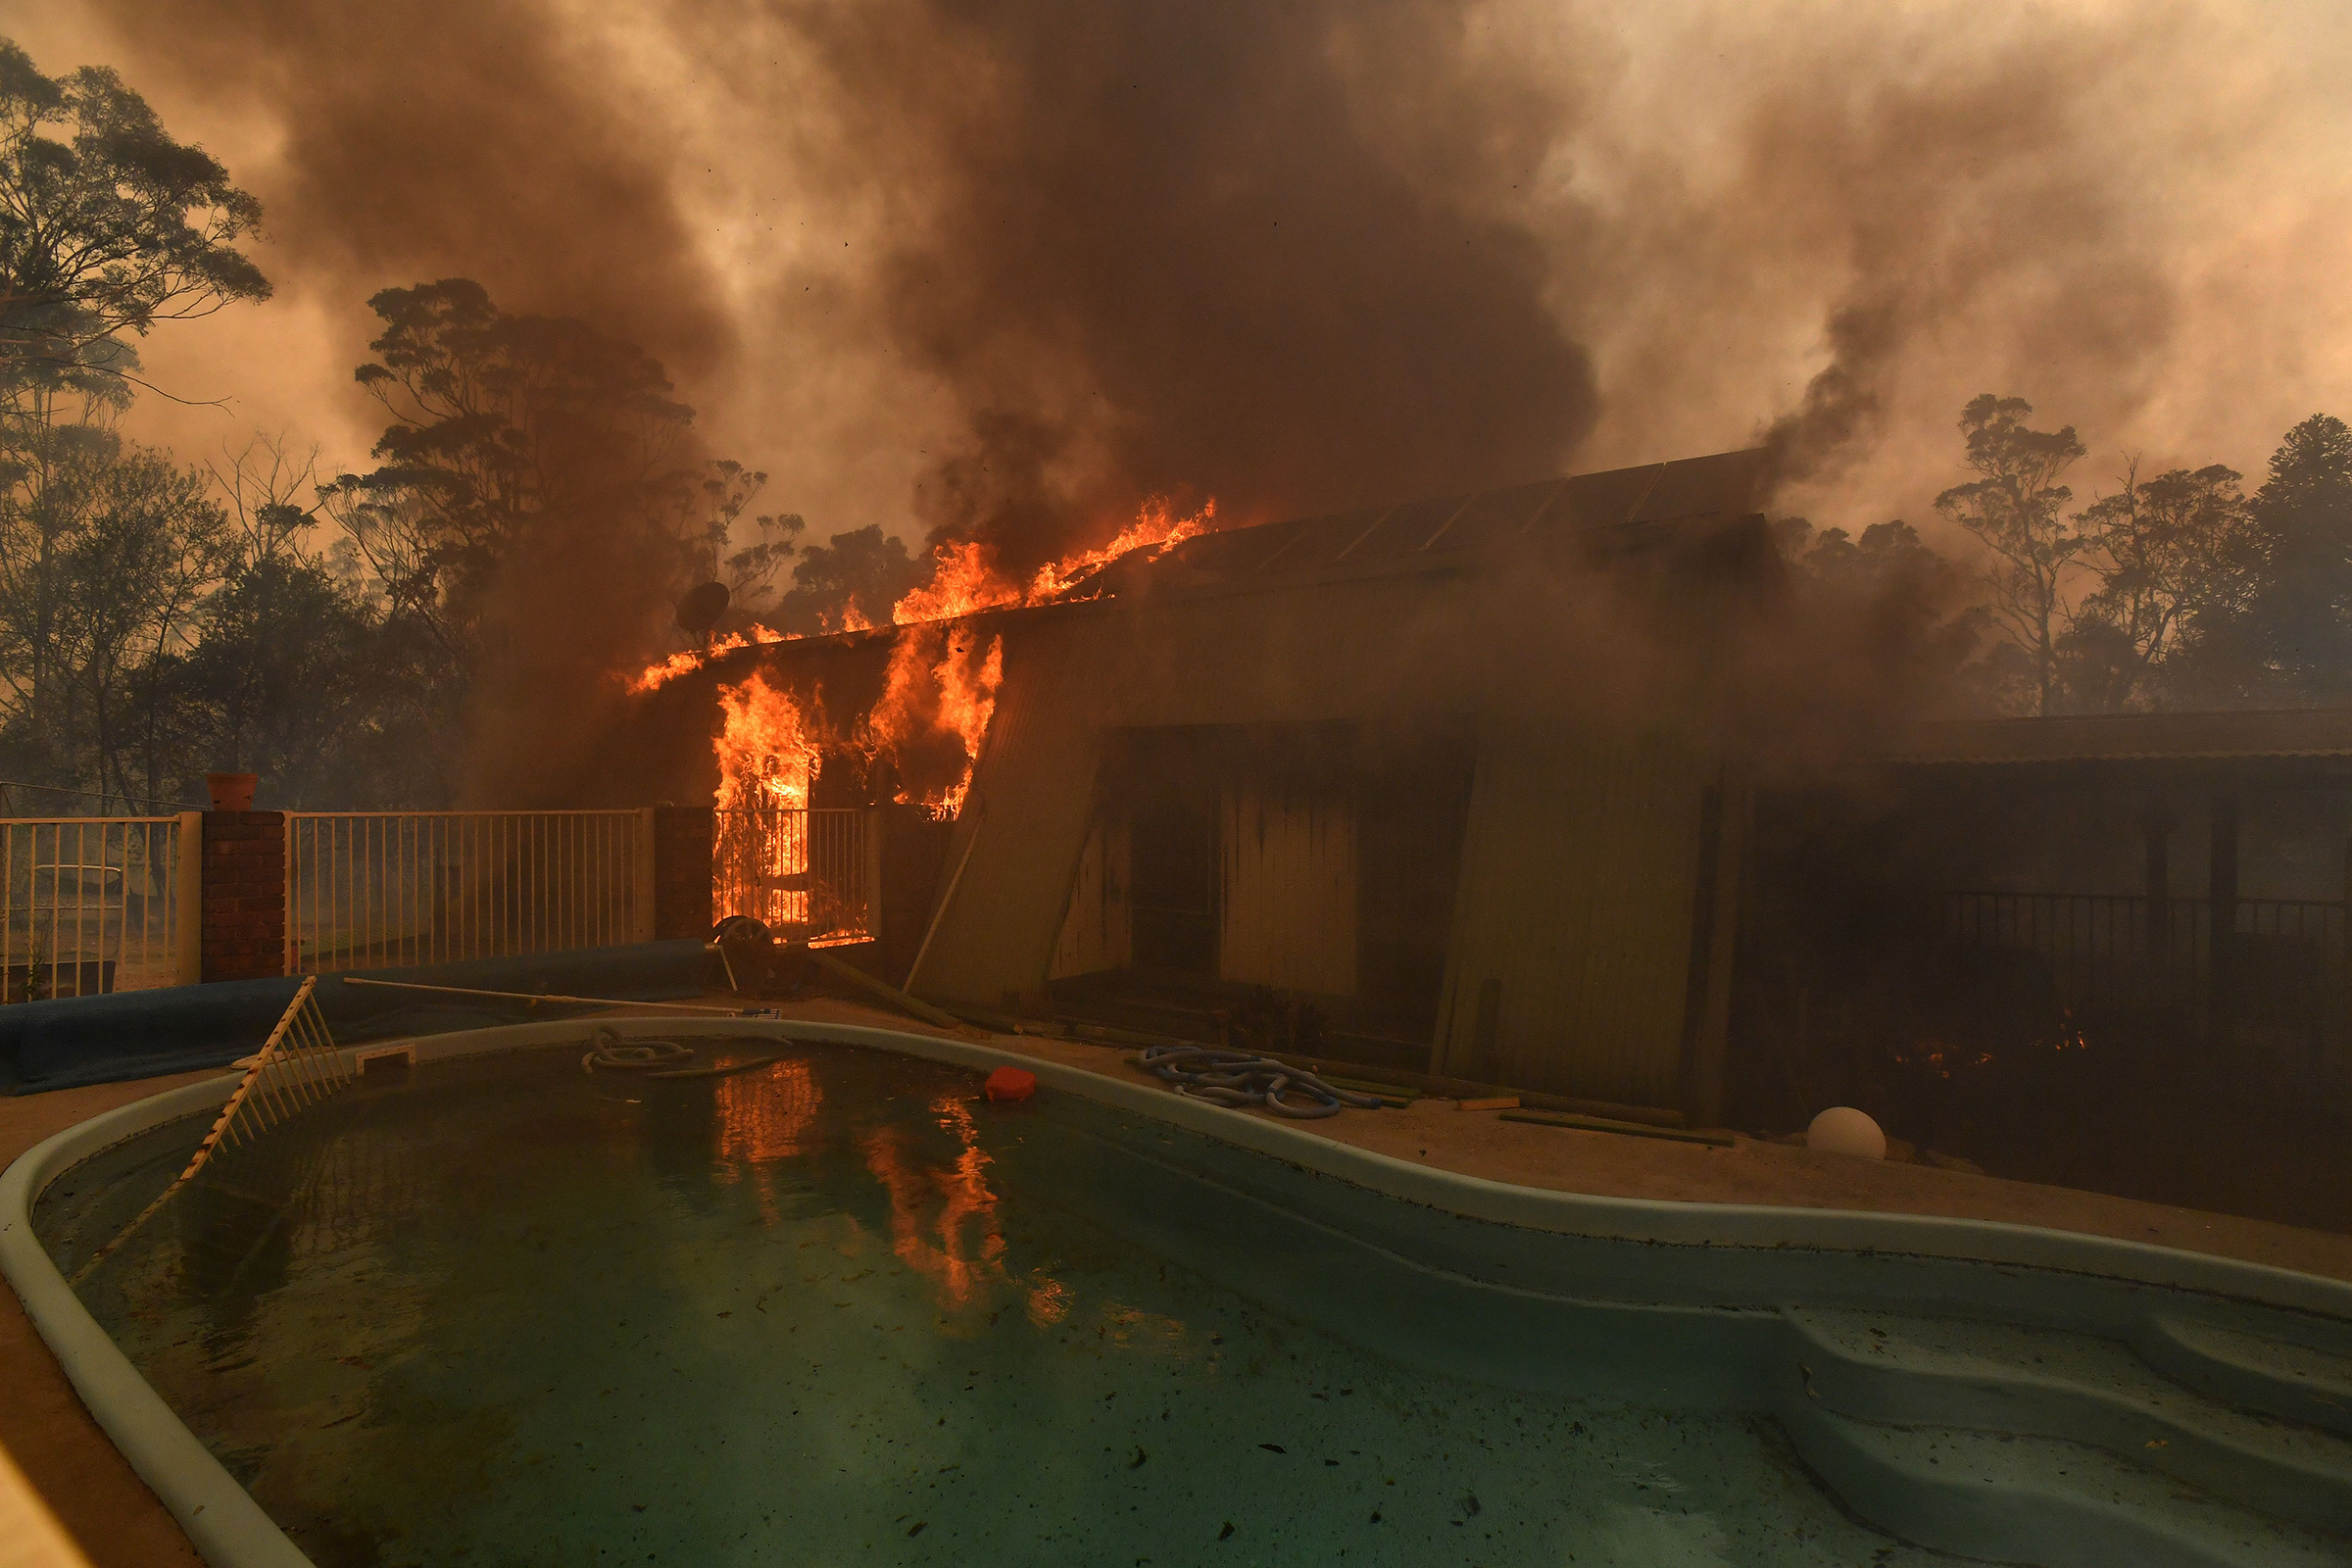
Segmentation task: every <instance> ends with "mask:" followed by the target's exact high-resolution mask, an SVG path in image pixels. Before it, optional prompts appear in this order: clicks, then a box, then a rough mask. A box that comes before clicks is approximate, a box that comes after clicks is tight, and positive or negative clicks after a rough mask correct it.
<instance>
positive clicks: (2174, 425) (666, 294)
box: [45, 0, 2352, 609]
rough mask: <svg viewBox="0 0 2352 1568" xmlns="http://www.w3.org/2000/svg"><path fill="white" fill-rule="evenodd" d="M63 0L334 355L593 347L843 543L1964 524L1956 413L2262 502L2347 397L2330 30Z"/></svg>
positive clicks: (2056, 22) (2043, 21) (1703, 12)
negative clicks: (1537, 496)
mask: <svg viewBox="0 0 2352 1568" xmlns="http://www.w3.org/2000/svg"><path fill="white" fill-rule="evenodd" d="M81 3H82V4H84V5H88V6H90V7H92V8H94V12H95V14H97V15H100V16H103V17H106V18H108V19H111V25H109V26H106V27H104V28H92V29H91V31H90V36H89V38H88V39H87V43H86V46H85V47H82V48H79V49H78V50H76V51H75V56H76V58H77V59H78V58H88V59H105V60H110V61H112V62H115V63H117V64H119V65H121V66H122V67H123V70H124V72H125V73H126V75H127V76H128V77H129V79H131V80H132V81H133V82H134V83H136V84H138V85H139V86H140V87H141V88H142V89H143V90H147V91H149V92H150V93H151V94H153V95H155V96H156V98H157V101H158V103H159V107H161V108H163V109H164V111H165V113H166V115H167V119H168V121H172V123H179V120H178V119H177V118H176V117H178V116H180V115H181V113H182V112H183V111H185V110H187V109H188V108H189V107H190V106H196V107H197V108H202V107H204V106H208V105H210V106H215V107H218V106H220V105H221V104H223V103H227V102H233V103H234V104H235V105H236V106H238V108H237V112H238V113H240V114H242V115H244V116H246V117H247V118H248V119H252V120H256V121H257V122H260V123H267V125H268V126H270V134H269V135H257V136H255V137H254V138H252V139H251V141H250V142H249V146H250V147H251V148H252V149H253V150H254V151H253V156H251V157H250V158H245V157H240V156H238V155H237V150H236V149H235V148H233V147H229V146H216V147H215V150H216V151H217V152H220V153H221V154H222V155H223V156H224V157H227V158H229V160H230V162H231V164H232V167H233V168H234V169H235V171H236V172H237V174H238V176H239V177H240V178H241V179H243V180H244V181H245V182H246V183H248V184H249V185H250V186H251V187H252V188H253V189H255V190H256V191H257V193H258V194H260V195H261V196H262V197H263V198H264V200H265V202H266V203H267V204H268V207H269V212H270V222H271V227H272V230H273V232H274V234H275V236H276V239H275V242H274V245H275V254H274V255H273V256H271V257H268V258H266V260H267V261H269V262H270V264H271V265H272V270H273V274H274V275H276V276H277V277H278V278H279V280H280V282H281V284H282V285H284V290H283V297H286V298H295V297H307V298H311V299H318V298H320V297H325V296H335V297H339V298H342V299H346V300H348V301H349V302H350V304H349V305H348V306H346V307H345V310H346V311H347V312H348V313H349V317H350V319H349V320H348V322H347V324H343V325H339V326H337V327H336V328H335V329H336V330H348V331H349V332H350V334H351V341H350V344H349V348H348V351H347V352H345V353H343V354H342V355H341V356H340V363H341V364H342V365H344V366H346V367H347V366H348V365H350V364H352V363H356V361H357V360H358V359H359V358H360V357H361V355H360V349H361V345H362V343H363V342H364V339H365V327H366V325H367V323H366V321H365V319H361V318H359V316H358V312H357V310H356V306H357V302H358V301H359V300H362V299H364V298H365V297H366V296H367V294H368V293H369V292H371V291H372V290H373V289H374V288H375V287H378V286H381V285H383V284H387V283H407V282H414V281H417V279H419V278H425V277H432V276H440V275H447V274H451V273H463V274H466V275H470V276H474V277H478V278H479V279H481V280H482V281H483V282H484V283H486V284H488V285H489V286H490V287H491V289H492V291H493V292H494V294H496V295H497V296H498V297H499V298H500V300H501V301H502V302H503V303H507V304H509V305H510V306H512V307H515V308H527V309H536V310H543V311H550V312H558V313H566V314H574V315H580V316H583V317H588V318H591V319H597V320H598V321H599V323H600V324H601V325H604V326H605V327H607V328H608V329H609V330H612V331H613V332H615V333H617V334H619V335H622V336H626V337H631V338H633V339H635V340H637V341H640V342H642V343H643V344H644V345H645V346H646V347H647V348H648V349H650V350H651V351H652V352H653V353H654V354H655V355H657V356H658V357H659V358H661V359H662V361H663V362H664V363H665V364H666V365H667V366H668V367H669V368H670V369H671V371H672V372H673V374H674V375H675V376H676V377H677V379H678V382H679V386H680V391H681V394H682V395H683V396H684V398H685V399H686V401H688V402H690V403H694V404H696V405H698V406H699V407H701V408H702V409H703V411H704V420H703V422H704V425H705V426H706V427H710V426H712V425H713V424H715V426H716V427H717V441H716V445H717V447H718V449H719V450H723V451H727V452H730V453H732V454H734V455H737V456H740V457H742V458H744V459H745V460H746V461H748V462H751V463H753V464H754V465H756V466H762V467H765V468H767V469H769V470H770V471H771V472H772V473H774V474H775V475H776V480H775V484H774V487H773V490H772V491H771V499H772V500H774V501H777V502H779V503H780V504H782V505H785V506H788V507H790V508H792V509H793V510H798V511H802V512H804V513H806V514H807V515H809V516H810V518H811V523H812V531H813V532H815V533H816V534H817V535H818V536H820V537H821V536H823V535H824V534H826V533H829V532H831V531H833V530H834V529H836V528H847V527H855V526H858V525H860V524H863V523H866V522H874V521H879V522H882V523H884V524H885V525H887V526H891V527H893V528H895V529H897V530H899V531H901V532H902V533H904V534H907V535H908V536H910V537H911V536H913V535H917V534H920V533H922V532H925V531H928V530H942V531H946V532H951V533H972V532H979V533H984V534H986V535H987V536H989V537H991V538H992V539H993V540H995V541H996V542H997V543H998V544H999V545H1000V546H1001V548H1002V551H1003V553H1004V554H1005V557H1006V558H1007V564H1011V565H1018V564H1023V563H1025V562H1028V561H1031V560H1034V559H1036V558H1037V557H1040V556H1043V555H1048V554H1051V553H1053V552H1054V551H1055V550H1057V549H1059V548H1060V547H1061V546H1062V545H1064V544H1065V543H1068V542H1070V541H1072V540H1073V539H1077V538H1083V539H1085V540H1086V541H1087V542H1094V541H1096V540H1099V539H1101V538H1103V537H1104V536H1105V535H1106V534H1107V533H1108V532H1109V531H1110V528H1111V527H1112V526H1114V525H1115V523H1116V522H1117V521H1118V520H1119V519H1120V518H1121V517H1122V516H1123V515H1129V514H1131V512H1132V509H1133V508H1134V506H1135V505H1136V503H1137V502H1138V501H1139V500H1141V499H1142V498H1143V497H1145V496H1147V495H1150V494H1152V493H1154V492H1165V493H1168V494H1170V495H1171V496H1173V497H1174V498H1175V499H1177V500H1179V501H1180V502H1183V501H1197V500H1199V499H1201V498H1205V497H1208V496H1214V497H1215V498H1216V499H1217V501H1218V503H1219V506H1220V512H1221V515H1222V517H1223V518H1224V519H1225V520H1227V521H1250V520H1258V519H1262V518H1266V517H1270V516H1277V515H1299V514H1305V513H1313V512H1320V511H1324V510H1335V509H1338V508H1342V507H1346V506H1350V505H1360V504H1377V503H1380V502H1385V501H1390V500H1395V499H1399V498H1402V497H1405V496H1410V495H1416V494H1427V493H1435V492H1444V491H1450V490H1457V489H1466V488H1472V487H1485V486H1490V485H1495V484H1501V483H1507V482H1510V481H1513V480H1518V479H1525V478H1531V477H1535V476H1537V475H1540V474H1543V473H1546V472H1553V471H1559V470H1561V469H1564V468H1570V467H1601V466H1615V465H1618V464H1624V463H1634V462H1645V461H1654V460H1656V459H1659V458H1666V457H1675V456H1684V455H1690V454H1691V453H1695V452H1703V451H1709V450H1720V449H1722V448H1726V447H1731V446H1737V445H1740V444H1743V443H1744V442H1746V441H1749V440H1753V439H1757V438H1758V437H1761V438H1763V439H1765V440H1766V441H1767V442H1768V444H1769V445H1770V446H1771V447H1772V448H1773V449H1774V450H1775V452H1776V454H1777V455H1778V459H1779V466H1778V478H1779V482H1780V487H1781V496H1780V501H1779V503H1778V504H1779V505H1780V506H1782V507H1784V508H1786V509H1789V510H1798V509H1801V510H1804V511H1806V512H1807V513H1809V514H1810V515H1812V516H1813V517H1814V518H1815V520H1816V521H1817V522H1823V523H1831V522H1835V523H1841V524H1844V525H1846V526H1848V527H1852V528H1859V527H1860V526H1861V525H1863V524H1866V523H1869V522H1873V521H1877V520H1881V519H1883V518H1884V517H1886V516H1888V515H1896V514H1904V515H1911V516H1912V517H1913V518H1914V519H1915V520H1918V521H1921V522H1922V523H1923V525H1925V526H1930V527H1932V526H1933V520H1932V518H1931V517H1930V515H1929V514H1928V510H1927V501H1928V499H1929V498H1931V497H1932V496H1933V495H1934V494H1935V493H1936V491H1937V490H1939V489H1940V488H1942V487H1943V486H1944V485H1945V484H1948V483H1950V482H1952V479H1953V478H1954V477H1955V476H1956V475H1955V474H1954V471H1953V458H1954V455H1955V453H1956V448H1957V443H1956V439H1955V437H1954V435H1953V432H1952V418H1953V416H1954V414H1955V413H1956V411H1957V409H1958V407H1959V405H1960V404H1961V403H1962V402H1963V401H1965V400H1966V398H1967V397H1969V396H1970V395H1973V394H1974V393H1976V392H1980V391H1984V390H1987V389H1990V390H1995V391H1998V392H2002V393H2016V394H2020V395H2024V396H2026V397H2028V398H2030V399H2032V400H2033V401H2034V403H2035V404H2036V405H2037V406H2038V407H2040V408H2041V409H2042V410H2043V411H2044V413H2045V414H2046V415H2047V417H2050V418H2052V419H2055V420H2063V421H2066V422H2072V423H2075V424H2076V425H2078V426H2079V427H2081V428H2082V429H2083V430H2084V431H2085V433H2086V434H2087V435H2089V436H2090V438H2091V439H2092V442H2093V445H2094V456H2093V459H2092V465H2093V466H2098V465H2099V464H2101V463H2102V462H2103V461H2104V453H2102V452H2101V451H2098V450H2095V449H2098V448H2100V446H2101V443H2102V442H2104V443H2107V446H2106V447H2105V451H2106V452H2113V451H2115V450H2118V449H2121V450H2125V451H2138V452H2140V453H2142V454H2144V455H2145V457H2146V458H2147V460H2148V461H2149V462H2151V463H2158V464H2162V463H2169V462H2174V461H2182V462H2192V463H2204V462H2210V461H2216V460H2219V461H2226V462H2229V463H2230V464H2232V465H2233V466H2237V467H2239V468H2241V469H2245V470H2247V471H2255V470H2257V469H2258V468H2259V466H2260V462H2261V458H2262V456H2263V454H2264V453H2265V452H2267V450H2268V446H2269V443H2271V442H2273V441H2275V440H2276V438H2277V434H2278V431H2280V430H2283V429H2284V428H2285V427H2286V425H2287V424H2289V423H2291V422H2293V420H2294V419H2295V418H2298V417H2301V416H2302V415H2304V414H2307V413H2309V412H2310V410H2311V409H2312V408H2314V407H2327V406H2330V405H2331V403H2333V402H2335V401H2338V400H2340V398H2341V395H2342V393H2343V389H2344V388H2345V387H2346V386H2348V385H2352V349H2346V348H2343V347H2340V346H2338V345H2345V344H2352V306H2347V305H2344V304H2340V303H2337V300H2338V296H2339V295H2340V291H2338V290H2335V289H2334V288H2333V284H2332V274H2331V272H2330V271H2329V270H2328V268H2329V267H2330V266H2331V265H2332V264H2331V262H2329V261H2328V260H2327V259H2328V258H2330V257H2332V256H2334V255H2337V254H2340V253H2341V250H2342V246H2343V244H2344V243H2345V242H2346V241H2347V239H2348V238H2352V236H2348V235H2347V234H2346V232H2345V229H2346V228H2347V226H2348V225H2347V223H2346V222H2345V221H2343V220H2342V218H2341V214H2342V213H2343V212H2346V211H2352V204H2347V203H2345V202H2343V201H2341V200H2339V199H2337V198H2340V197H2341V196H2342V195H2344V194H2346V193H2347V186H2352V176H2348V175H2347V172H2346V171H2345V169H2343V168H2342V167H2340V163H2341V161H2340V159H2331V158H2330V157H2329V156H2327V155H2324V153H2323V152H2322V151H2320V150H2321V149H2326V148H2327V147H2331V146H2339V145H2341V143H2342V137H2341V134H2340V133H2341V131H2342V129H2343V125H2342V123H2341V122H2342V119H2343V115H2342V112H2341V111H2340V108H2338V107H2334V106H2336V105H2338V104H2339V103H2340V95H2337V94H2336V93H2335V92H2334V88H2333V82H2334V81H2335V80H2336V79H2337V77H2338V75H2339V74H2340V72H2339V71H2338V69H2337V68H2338V67H2340V65H2341V63H2342V62H2343V60H2344V58H2345V57H2346V55H2347V53H2352V48H2348V46H2347V30H2348V29H2347V27H2346V25H2345V24H2344V23H2343V21H2342V19H2341V18H2340V17H2338V16H2336V15H2335V13H2334V12H2333V11H2331V10H2330V9H2329V8H2327V7H2326V6H2322V5H2317V4H2289V5H2284V6H2282V7H2280V8H2279V9H2278V11H2277V12H2275V13H2272V14H2268V15H2257V14H2254V13H2247V12H2243V11H2242V10H2239V9H2233V8H2230V7H2227V6H2223V5H2220V4H2218V3H2212V4H2199V3H2195V0H2174V3H2170V4H2163V5H2157V6H2152V7H2151V6H2130V7H2126V6H2120V5H2118V6H2099V5H2091V6H2085V7H2081V8H2074V9H2070V10H2066V11H2048V10H2034V11H2031V12H2028V11H2017V12H2003V13H1998V14H1994V13H1988V12H1987V11H1986V10H1985V8H1983V7H1980V6H1971V5H1965V4H1956V3H1955V4H1949V5H1941V4H1923V5H1919V6H1913V7H1906V8H1902V9H1900V10H1899V11H1898V10H1894V9H1886V10H1883V11H1878V12H1867V11H1863V12H1857V11H1854V10H1852V9H1851V8H1837V7H1827V6H1823V5H1818V4H1814V3H1812V0H1782V3H1779V4H1765V5H1732V4H1717V3H1712V0H1687V3H1685V4H1682V5H1679V6H1661V7H1656V8H1643V9H1642V12H1641V14H1640V15H1635V14H1633V13H1630V12H1628V11H1625V10H1623V9H1622V8H1607V7H1600V6H1596V5H1592V4H1587V3H1571V4H1565V5H1562V4H1540V3H1537V0H1488V3H1467V4H1440V3H1437V0H1358V3H1353V4H1343V3H1341V0H1303V3H1301V4H1298V5H1292V6H1283V7H1266V6H1249V5H1244V4H1242V3H1240V0H1200V3H1197V4H1191V5H1186V6H1165V7H1155V8H1147V7H1136V6H1084V5H1080V4H1077V3H1075V0H1035V3H1031V4H1015V3H1012V0H871V3H867V4H861V5H858V6H840V5H834V4H817V3H812V0H669V3H668V4H667V5H666V6H656V7H654V8H650V9H648V10H644V11H639V12H632V13H630V14H628V15H627V16H626V17H621V16H618V15H615V14H609V13H607V12H605V11H604V10H601V9H600V8H594V7H581V6H578V5H575V4H566V3H561V0H541V3H540V4H537V5H515V6H474V7H468V8H457V7H450V6H445V5H431V6H428V5H423V4H418V3H414V0H411V3H399V0H393V3H387V4H381V5H371V6H368V7H365V8H355V7H349V6H343V5H337V4H331V3H329V0H301V3H279V4H275V5H268V6H259V7H231V6H228V5H226V4H224V3H222V0H191V3H190V4H187V5H182V6H175V7H172V8H170V9H168V10H163V11H159V10H157V9H156V8H153V7H143V6H132V5H129V4H127V3H126V0H81ZM45 61H46V63H47V64H49V65H51V66H58V65H61V64H63V63H64V62H63V61H61V60H59V59H54V58H46V57H45ZM2331 215H2333V216H2331ZM277 308H278V307H272V309H277ZM303 329H304V330H306V331H314V332H315V331H317V330H319V328H318V327H317V326H316V325H315V324H312V323H306V324H305V326H304V328H303ZM249 373H252V374H254V375H263V374H266V373H268V367H267V366H266V365H262V366H257V367H255V368H253V369H252V370H251V371H250V372H249ZM208 390H209V389H208ZM627 554H628V553H627V552H626V551H618V552H606V553H605V558H606V559H613V560H618V559H624V558H625V557H626V556H627ZM553 602H554V603H555V604H556V605H557V607H558V608H559V609H560V608H561V606H562V596H561V595H558V596H555V599H554V601H553Z"/></svg>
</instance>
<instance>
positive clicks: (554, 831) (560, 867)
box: [286, 810, 653, 974]
mask: <svg viewBox="0 0 2352 1568" xmlns="http://www.w3.org/2000/svg"><path fill="white" fill-rule="evenodd" d="M652 831H653V829H652V821H651V813H649V812H644V811H630V810H620V811H290V812H288V813H287V814H286V972H287V973H289V974H297V973H315V972H324V971H327V970H333V969H356V968H368V967H374V966H379V965H386V964H407V963H439V962H444V961H448V960H453V959H459V958H488V957H504V956H514V955H517V954H526V953H548V952H553V951H557V950H560V949H564V948H597V947H609V946H614V945H618V944H621V943H626V942H638V941H646V940H650V938H651V936H652V934H653V889H652V885H651V882H652V873H653V847H652Z"/></svg>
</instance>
